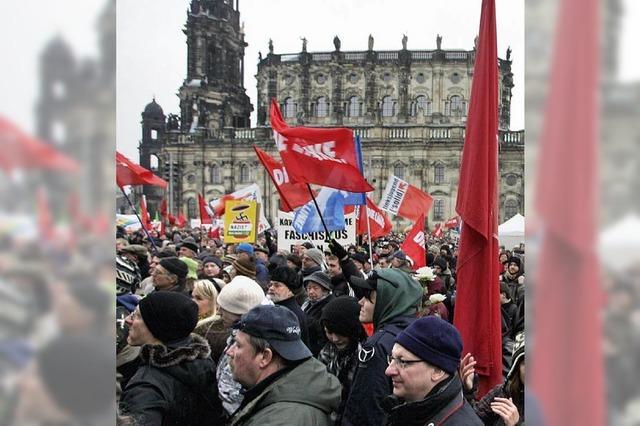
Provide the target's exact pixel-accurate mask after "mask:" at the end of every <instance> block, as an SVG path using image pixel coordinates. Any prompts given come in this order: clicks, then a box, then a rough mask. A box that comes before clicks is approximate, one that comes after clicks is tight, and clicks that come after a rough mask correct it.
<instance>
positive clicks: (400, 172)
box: [393, 163, 404, 179]
mask: <svg viewBox="0 0 640 426" xmlns="http://www.w3.org/2000/svg"><path fill="white" fill-rule="evenodd" d="M393 174H394V175H395V176H397V177H399V178H400V179H404V164H402V163H398V164H396V165H395V166H393Z"/></svg>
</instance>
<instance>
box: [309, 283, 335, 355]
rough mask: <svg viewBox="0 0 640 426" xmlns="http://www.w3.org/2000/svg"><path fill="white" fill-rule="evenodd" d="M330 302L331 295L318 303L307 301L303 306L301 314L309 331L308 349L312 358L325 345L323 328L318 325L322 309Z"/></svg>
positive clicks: (325, 338)
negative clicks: (302, 313)
mask: <svg viewBox="0 0 640 426" xmlns="http://www.w3.org/2000/svg"><path fill="white" fill-rule="evenodd" d="M332 300H333V295H332V294H328V295H327V296H326V297H325V298H324V299H322V300H320V301H318V302H315V303H312V302H311V301H307V302H306V303H305V304H304V305H303V312H304V314H305V317H306V320H307V328H308V330H309V349H310V350H311V353H312V354H313V356H317V355H318V353H319V352H320V349H322V347H323V346H324V345H325V343H327V336H326V334H325V333H324V327H323V326H322V324H320V317H322V309H323V308H324V307H325V306H327V303H329V302H331V301H332Z"/></svg>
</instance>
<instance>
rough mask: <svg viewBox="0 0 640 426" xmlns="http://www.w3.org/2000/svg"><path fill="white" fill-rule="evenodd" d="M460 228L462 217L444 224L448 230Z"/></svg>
mask: <svg viewBox="0 0 640 426" xmlns="http://www.w3.org/2000/svg"><path fill="white" fill-rule="evenodd" d="M458 226H460V216H454V217H452V218H451V219H449V220H447V221H446V222H445V223H444V227H445V228H447V229H453V228H457V227H458Z"/></svg>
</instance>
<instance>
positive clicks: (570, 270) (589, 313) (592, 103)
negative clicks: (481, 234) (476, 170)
mask: <svg viewBox="0 0 640 426" xmlns="http://www.w3.org/2000/svg"><path fill="white" fill-rule="evenodd" d="M600 8H601V2H599V1H597V0H565V1H562V2H561V4H560V8H559V16H558V19H557V24H556V25H557V30H556V41H555V47H554V55H553V66H552V69H551V78H550V87H549V88H548V90H547V93H553V96H551V97H549V98H548V102H547V108H546V111H545V118H544V124H543V128H542V131H541V137H540V149H539V153H538V159H539V160H538V161H539V164H538V167H537V177H538V186H537V188H536V199H535V207H536V210H537V211H538V212H539V214H540V223H541V226H540V228H541V229H542V230H543V234H542V244H541V247H540V250H539V252H540V258H539V261H538V262H536V263H537V265H538V267H537V271H536V273H533V274H531V273H530V274H528V275H527V280H529V279H530V277H536V278H537V279H536V281H535V283H531V282H530V281H528V282H529V284H527V285H531V284H534V285H535V291H534V293H533V294H535V296H536V299H535V304H534V308H533V310H532V312H533V321H532V323H533V326H534V332H535V339H536V342H535V346H534V347H533V351H532V356H531V360H532V361H533V362H532V363H528V364H527V385H528V386H529V385H530V386H531V387H530V388H527V391H529V390H531V391H532V392H531V393H532V394H534V395H535V396H536V397H537V398H538V399H539V401H540V406H541V408H542V417H543V418H544V419H545V422H546V423H547V424H548V425H552V426H553V425H568V424H589V425H603V424H606V418H607V415H606V414H607V410H606V404H605V395H606V386H605V363H604V360H603V348H604V345H603V339H602V336H603V334H602V333H603V330H602V327H603V326H602V322H601V318H602V316H601V314H602V309H603V301H604V300H603V293H602V291H603V289H602V287H601V282H602V281H601V271H600V265H599V260H598V258H597V256H596V242H597V240H598V234H597V229H598V222H599V211H598V208H599V206H600V202H599V191H598V188H599V185H600V182H599V179H598V169H597V165H598V159H599V153H598V140H599V137H600V136H599V135H600V129H599V117H598V113H599V109H600V108H601V105H600V103H599V96H600V94H601V93H602V87H601V82H600V80H599V77H600V72H599V71H600V69H601V68H600V67H601V66H602V62H601V57H600V51H601V49H602V44H601V43H602V41H601V35H602V33H601V28H602V25H603V24H602V22H603V20H602V18H601V16H600V10H601V9H600ZM576 69H579V70H580V72H579V73H576V72H575V70H576ZM559 182H562V184H561V185H558V183H559ZM527 219H529V218H527ZM527 225H529V224H527ZM527 232H529V229H527ZM549 274H553V279H552V280H550V279H548V276H549ZM557 283H563V285H557ZM554 284H555V285H554ZM551 293H553V297H551V298H549V297H545V295H549V294H551ZM563 300H564V302H563ZM567 300H570V301H571V302H570V314H569V315H567V303H566V301H567ZM456 315H457V314H456ZM558 348H562V350H558ZM530 365H531V367H532V368H531V369H529V366H530ZM530 373H531V374H530ZM630 373H631V374H632V371H630ZM529 378H531V380H529ZM612 386H616V385H615V384H613V385H612ZM560 388H562V390H560Z"/></svg>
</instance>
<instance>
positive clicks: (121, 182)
mask: <svg viewBox="0 0 640 426" xmlns="http://www.w3.org/2000/svg"><path fill="white" fill-rule="evenodd" d="M116 183H117V184H118V186H119V187H120V188H122V187H123V186H125V185H155V186H161V187H163V188H166V187H167V186H168V183H167V181H166V180H164V179H162V178H160V177H158V176H156V175H154V174H153V172H151V171H150V170H147V169H145V168H144V167H142V166H140V165H139V164H136V163H134V162H133V161H131V160H129V159H128V158H127V157H125V156H124V155H122V154H120V153H119V152H118V151H116Z"/></svg>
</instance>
